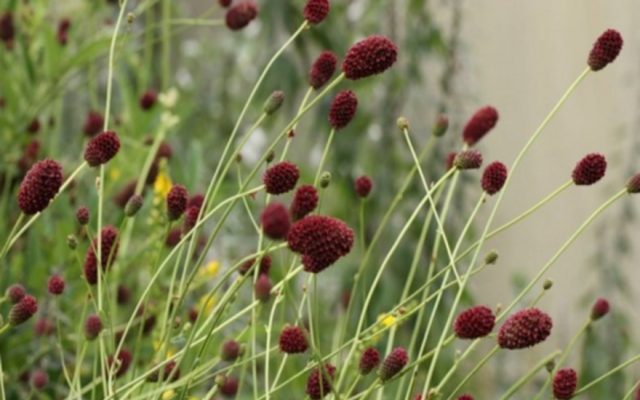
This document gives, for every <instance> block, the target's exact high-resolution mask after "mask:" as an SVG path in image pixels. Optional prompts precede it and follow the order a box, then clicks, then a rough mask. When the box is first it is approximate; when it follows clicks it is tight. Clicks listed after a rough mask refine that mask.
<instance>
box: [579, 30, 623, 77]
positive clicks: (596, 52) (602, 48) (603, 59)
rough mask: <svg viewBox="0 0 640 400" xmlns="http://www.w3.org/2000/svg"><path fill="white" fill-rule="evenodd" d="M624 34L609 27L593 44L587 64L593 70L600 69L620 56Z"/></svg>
mask: <svg viewBox="0 0 640 400" xmlns="http://www.w3.org/2000/svg"><path fill="white" fill-rule="evenodd" d="M623 43H624V41H623V40H622V35H620V32H618V31H616V30H613V29H607V30H606V31H604V33H603V34H602V35H600V37H598V39H597V40H596V42H595V43H594V44H593V48H592V49H591V52H590V53H589V58H588V59H587V64H589V67H590V68H591V70H593V71H599V70H601V69H602V68H604V67H606V66H607V65H608V64H609V63H611V62H613V60H615V59H616V57H618V54H620V50H622V44H623Z"/></svg>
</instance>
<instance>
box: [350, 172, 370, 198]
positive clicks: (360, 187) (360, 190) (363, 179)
mask: <svg viewBox="0 0 640 400" xmlns="http://www.w3.org/2000/svg"><path fill="white" fill-rule="evenodd" d="M354 186H355V189H356V194H357V195H358V197H360V198H363V199H364V198H365V197H367V196H369V193H371V189H372V188H373V181H372V180H371V178H369V177H368V176H366V175H362V176H359V177H358V178H356V180H355V185H354Z"/></svg>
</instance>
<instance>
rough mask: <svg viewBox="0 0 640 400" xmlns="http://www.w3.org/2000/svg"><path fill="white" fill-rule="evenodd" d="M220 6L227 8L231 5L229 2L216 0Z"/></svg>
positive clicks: (228, 0) (227, 0) (229, 0)
mask: <svg viewBox="0 0 640 400" xmlns="http://www.w3.org/2000/svg"><path fill="white" fill-rule="evenodd" d="M218 3H219V4H220V6H222V7H224V8H227V7H229V6H230V5H231V0H218Z"/></svg>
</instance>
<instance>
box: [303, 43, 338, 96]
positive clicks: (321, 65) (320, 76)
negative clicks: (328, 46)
mask: <svg viewBox="0 0 640 400" xmlns="http://www.w3.org/2000/svg"><path fill="white" fill-rule="evenodd" d="M337 64H338V58H337V57H336V56H335V54H333V53H332V52H330V51H323V52H322V53H320V55H319V56H318V58H316V60H315V61H314V62H313V65H311V71H309V85H311V87H312V88H314V89H316V90H318V89H320V88H321V87H322V86H324V85H325V83H327V82H329V79H331V77H332V76H333V74H334V73H335V72H336V66H337Z"/></svg>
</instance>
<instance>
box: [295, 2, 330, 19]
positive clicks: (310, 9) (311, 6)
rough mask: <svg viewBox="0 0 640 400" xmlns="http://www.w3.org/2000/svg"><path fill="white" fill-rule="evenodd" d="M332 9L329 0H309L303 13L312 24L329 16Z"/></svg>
mask: <svg viewBox="0 0 640 400" xmlns="http://www.w3.org/2000/svg"><path fill="white" fill-rule="evenodd" d="M330 9H331V4H329V0H307V4H306V5H305V6H304V9H303V10H302V15H304V19H306V20H307V21H309V23H310V24H319V23H320V22H322V21H324V19H325V18H327V15H328V14H329V10H330Z"/></svg>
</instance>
